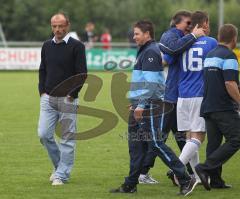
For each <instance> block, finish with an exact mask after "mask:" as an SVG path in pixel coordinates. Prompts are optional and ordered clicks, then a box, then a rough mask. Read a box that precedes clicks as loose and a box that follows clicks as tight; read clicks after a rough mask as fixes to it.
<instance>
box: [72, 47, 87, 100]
mask: <svg viewBox="0 0 240 199" xmlns="http://www.w3.org/2000/svg"><path fill="white" fill-rule="evenodd" d="M74 57H75V65H74V70H75V75H78V74H80V76H79V78H81V85H79V87H78V88H76V89H74V91H73V92H72V93H71V94H70V96H72V97H73V98H76V97H77V95H78V92H79V91H80V90H81V88H82V86H83V84H84V82H85V80H86V78H87V61H86V52H85V46H84V45H83V44H82V43H80V44H78V45H77V46H76V47H75V49H74Z"/></svg>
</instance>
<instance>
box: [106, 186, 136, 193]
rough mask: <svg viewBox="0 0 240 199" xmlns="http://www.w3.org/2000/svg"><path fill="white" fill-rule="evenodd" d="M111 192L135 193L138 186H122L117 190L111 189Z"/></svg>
mask: <svg viewBox="0 0 240 199" xmlns="http://www.w3.org/2000/svg"><path fill="white" fill-rule="evenodd" d="M109 192H110V193H135V192H137V186H130V185H126V184H122V185H121V186H120V187H118V188H117V189H111V190H110V191H109Z"/></svg>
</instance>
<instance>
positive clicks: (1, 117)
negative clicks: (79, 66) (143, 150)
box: [0, 72, 240, 199]
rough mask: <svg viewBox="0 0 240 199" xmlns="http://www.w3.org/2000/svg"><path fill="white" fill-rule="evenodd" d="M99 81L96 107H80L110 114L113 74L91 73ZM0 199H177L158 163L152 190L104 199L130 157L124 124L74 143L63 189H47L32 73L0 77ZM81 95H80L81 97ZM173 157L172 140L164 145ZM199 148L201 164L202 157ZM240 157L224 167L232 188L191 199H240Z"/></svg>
mask: <svg viewBox="0 0 240 199" xmlns="http://www.w3.org/2000/svg"><path fill="white" fill-rule="evenodd" d="M94 74H95V75H97V76H99V77H100V78H102V79H103V83H104V84H103V89H102V90H101V92H100V94H99V95H98V97H97V99H96V101H95V102H94V103H92V102H90V103H89V102H88V103H86V102H83V100H80V103H81V104H85V105H89V106H90V107H101V108H103V109H105V110H108V111H112V112H113V113H115V114H117V113H116V112H115V111H114V108H113V106H112V102H111V97H110V83H111V76H112V73H94ZM0 80H1V83H0V92H1V97H0V177H1V181H0V199H15V198H16V199H37V198H39V199H40V198H41V199H54V198H57V199H74V198H83V199H85V198H114V199H115V198H116V199H117V198H131V199H132V198H139V199H142V198H149V199H151V198H158V199H161V198H168V199H171V198H179V197H181V196H176V193H177V192H178V189H177V188H175V187H173V185H172V184H171V182H170V181H169V180H168V179H167V178H166V176H165V174H166V172H167V170H168V169H167V167H166V166H164V165H163V163H162V162H161V161H160V160H159V159H157V161H156V165H155V167H154V168H153V169H152V170H151V174H152V175H153V176H154V177H155V178H156V179H158V180H159V181H160V183H159V184H157V185H139V186H138V193H137V194H133V195H128V194H126V195H113V194H109V193H108V190H109V189H110V188H115V187H117V186H119V185H120V184H121V183H122V182H123V179H124V176H126V175H127V174H128V168H129V156H128V148H127V140H126V139H123V138H121V136H120V135H123V134H124V133H125V132H126V131H127V124H126V123H125V122H123V120H121V119H120V120H119V123H118V125H117V126H116V127H115V128H114V129H113V130H112V131H110V132H108V133H107V134H104V135H102V136H99V137H96V138H93V139H90V140H86V141H78V142H77V151H76V161H75V165H74V168H73V171H72V176H71V179H70V181H69V183H68V184H66V185H64V186H61V187H52V186H51V184H50V183H49V181H48V179H49V175H50V173H51V171H52V166H51V164H50V161H49V159H48V156H47V153H46V151H45V150H44V149H43V147H42V146H41V144H40V142H39V139H38V136H37V122H38V114H39V95H38V90H37V83H38V73H37V72H0ZM83 93H84V89H83V92H82V94H83ZM98 122H99V121H98V119H93V118H89V117H84V116H82V115H80V116H79V118H78V126H79V128H80V129H90V128H91V127H94V126H95V124H96V123H98ZM168 144H169V145H170V146H172V147H173V148H174V149H175V151H177V153H178V150H177V148H176V144H175V142H174V141H173V138H172V136H170V139H169V141H168ZM204 151H205V145H203V146H202V148H201V161H203V160H204V156H205V153H204ZM239 162H240V157H239V153H237V154H236V155H235V156H234V157H233V158H232V159H231V160H230V161H229V162H228V163H227V164H226V165H225V166H224V179H225V180H226V182H228V183H231V184H232V185H233V188H232V189H230V190H212V191H210V192H207V191H205V190H204V188H203V187H202V186H198V187H197V188H196V190H195V191H194V192H193V193H192V194H191V196H189V197H191V198H193V199H197V198H199V199H204V198H216V199H217V198H218V199H223V198H228V199H229V198H231V199H237V198H239V196H240V192H239V190H240V173H239V165H240V164H239Z"/></svg>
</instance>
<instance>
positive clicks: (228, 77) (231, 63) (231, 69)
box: [223, 53, 240, 104]
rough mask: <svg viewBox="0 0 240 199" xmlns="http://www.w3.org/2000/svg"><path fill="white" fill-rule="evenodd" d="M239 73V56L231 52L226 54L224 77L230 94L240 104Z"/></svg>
mask: <svg viewBox="0 0 240 199" xmlns="http://www.w3.org/2000/svg"><path fill="white" fill-rule="evenodd" d="M238 75H239V74H238V61H237V57H236V55H235V54H233V53H231V54H229V55H227V56H226V59H225V60H224V62H223V77H224V81H225V87H226V89H227V92H228V94H229V95H230V97H231V98H232V99H233V100H234V101H235V102H236V103H238V104H240V93H239V87H238V84H237V82H239V81H238V80H239V79H238Z"/></svg>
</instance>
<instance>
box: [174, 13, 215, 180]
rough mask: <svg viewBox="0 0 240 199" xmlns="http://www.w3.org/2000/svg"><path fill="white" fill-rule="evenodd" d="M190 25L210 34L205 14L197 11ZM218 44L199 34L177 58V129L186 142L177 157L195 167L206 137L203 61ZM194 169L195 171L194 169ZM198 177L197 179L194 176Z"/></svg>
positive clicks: (210, 38)
mask: <svg viewBox="0 0 240 199" xmlns="http://www.w3.org/2000/svg"><path fill="white" fill-rule="evenodd" d="M191 21H192V26H193V27H194V26H195V25H196V24H198V25H199V27H203V28H204V29H205V33H206V35H208V34H209V31H210V28H209V19H208V14H207V13H205V12H202V11H196V12H194V13H193V14H192V17H191ZM216 46H217V41H216V40H215V39H214V38H212V37H208V36H202V37H199V38H198V39H197V40H196V42H195V43H194V44H193V45H192V46H191V48H190V49H188V50H187V51H185V52H184V53H183V54H182V55H181V56H180V57H179V62H180V76H179V84H178V92H179V93H178V102H177V125H178V131H186V132H188V133H187V142H186V144H185V146H184V148H183V149H182V152H181V154H180V156H179V159H180V160H181V161H182V163H183V164H185V165H186V164H187V163H188V162H189V163H190V165H191V167H192V168H194V167H195V166H196V165H197V164H198V163H199V155H198V150H199V147H200V145H201V143H202V142H203V141H204V138H205V131H206V130H205V121H204V119H203V118H202V117H200V107H201V103H202V99H203V62H204V59H205V57H206V55H207V53H208V52H209V51H210V50H212V49H214V48H215V47H216ZM194 172H195V171H194ZM195 177H196V178H197V180H199V182H200V179H199V177H198V176H197V175H196V172H195Z"/></svg>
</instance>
